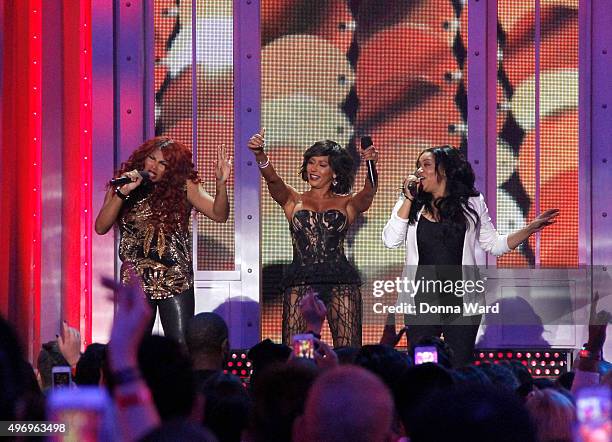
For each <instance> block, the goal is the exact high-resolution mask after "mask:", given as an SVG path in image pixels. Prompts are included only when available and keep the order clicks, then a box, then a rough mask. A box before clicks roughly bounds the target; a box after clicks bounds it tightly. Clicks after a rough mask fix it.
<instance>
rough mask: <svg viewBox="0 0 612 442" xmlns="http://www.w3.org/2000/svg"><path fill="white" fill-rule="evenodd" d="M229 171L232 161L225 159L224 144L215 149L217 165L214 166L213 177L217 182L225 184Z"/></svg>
mask: <svg viewBox="0 0 612 442" xmlns="http://www.w3.org/2000/svg"><path fill="white" fill-rule="evenodd" d="M231 170H232V160H231V159H228V158H227V151H226V150H225V144H222V145H220V146H219V147H218V148H217V164H216V166H215V176H216V178H217V181H219V182H221V183H225V182H226V181H227V179H228V178H229V174H230V172H231Z"/></svg>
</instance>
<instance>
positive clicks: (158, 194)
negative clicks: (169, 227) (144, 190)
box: [116, 137, 200, 226]
mask: <svg viewBox="0 0 612 442" xmlns="http://www.w3.org/2000/svg"><path fill="white" fill-rule="evenodd" d="M155 149H161V151H162V154H163V156H164V160H165V161H166V162H167V163H168V165H167V166H166V170H165V172H164V174H163V176H162V177H161V179H160V180H159V181H158V182H157V183H155V185H154V186H153V190H152V193H151V198H150V204H151V211H152V212H153V223H154V224H155V225H156V226H159V225H160V224H175V223H177V222H178V223H180V224H181V225H183V226H187V224H188V223H189V215H190V212H191V204H190V203H189V201H188V200H187V197H186V195H187V189H186V184H185V183H186V182H187V180H191V181H193V182H194V183H199V182H200V178H199V177H198V172H197V171H196V170H195V167H194V165H193V159H192V153H191V150H189V149H188V148H187V147H186V146H185V145H184V144H182V143H179V142H177V141H174V140H173V139H171V138H168V137H155V138H151V139H150V140H147V141H145V142H144V143H143V144H141V145H140V146H139V147H138V148H137V149H136V150H135V151H134V152H133V153H132V155H130V158H128V160H127V161H126V162H124V163H122V164H121V167H120V168H119V170H118V171H117V174H116V176H121V175H122V174H123V173H125V172H129V171H130V170H134V169H136V170H142V169H143V168H144V163H145V159H146V158H147V157H148V156H149V155H150V154H151V153H152V152H153V151H155Z"/></svg>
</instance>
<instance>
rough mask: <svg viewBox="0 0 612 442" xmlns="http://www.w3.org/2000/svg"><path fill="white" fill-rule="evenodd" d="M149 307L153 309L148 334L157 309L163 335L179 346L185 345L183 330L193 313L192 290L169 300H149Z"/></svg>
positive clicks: (193, 300)
mask: <svg viewBox="0 0 612 442" xmlns="http://www.w3.org/2000/svg"><path fill="white" fill-rule="evenodd" d="M149 305H150V306H151V308H152V309H153V318H152V319H151V323H150V324H149V333H151V332H152V331H153V325H154V324H155V313H156V312H157V309H159V318H160V319H161V323H162V327H164V335H165V336H168V337H170V338H172V339H175V340H177V341H178V342H180V343H181V344H185V329H186V328H187V323H188V322H189V320H190V319H191V318H192V317H193V314H194V311H195V299H194V296H193V289H191V290H187V291H185V292H183V293H181V294H180V295H176V296H173V297H171V298H166V299H149Z"/></svg>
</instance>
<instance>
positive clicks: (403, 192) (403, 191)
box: [402, 189, 414, 203]
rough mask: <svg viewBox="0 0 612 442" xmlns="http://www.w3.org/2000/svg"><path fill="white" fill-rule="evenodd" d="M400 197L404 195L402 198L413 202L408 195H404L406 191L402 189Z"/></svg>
mask: <svg viewBox="0 0 612 442" xmlns="http://www.w3.org/2000/svg"><path fill="white" fill-rule="evenodd" d="M402 195H404V198H406V199H407V200H408V201H410V202H411V203H413V202H414V198H410V197H409V196H408V195H406V191H405V190H404V189H402Z"/></svg>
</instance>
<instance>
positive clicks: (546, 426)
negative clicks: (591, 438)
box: [526, 388, 576, 442]
mask: <svg viewBox="0 0 612 442" xmlns="http://www.w3.org/2000/svg"><path fill="white" fill-rule="evenodd" d="M526 407H527V411H528V412H529V414H530V415H531V418H532V420H533V422H534V424H535V427H536V432H537V435H538V442H572V441H573V440H574V439H573V434H572V431H573V426H574V423H575V421H576V408H575V407H574V404H573V403H572V401H571V400H569V399H568V398H567V397H566V396H564V395H563V394H562V393H560V392H558V391H556V390H553V389H550V388H547V389H545V390H534V391H532V392H531V393H530V394H529V397H528V398H527V402H526Z"/></svg>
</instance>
